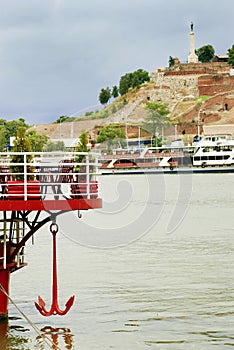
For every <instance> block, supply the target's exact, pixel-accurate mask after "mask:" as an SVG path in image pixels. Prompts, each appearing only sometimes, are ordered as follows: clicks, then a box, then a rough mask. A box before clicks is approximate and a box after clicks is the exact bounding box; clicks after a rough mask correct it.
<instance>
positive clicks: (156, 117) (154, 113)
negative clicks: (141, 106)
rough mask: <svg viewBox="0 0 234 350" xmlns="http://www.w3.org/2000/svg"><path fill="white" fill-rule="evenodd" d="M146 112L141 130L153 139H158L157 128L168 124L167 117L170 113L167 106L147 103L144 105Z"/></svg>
mask: <svg viewBox="0 0 234 350" xmlns="http://www.w3.org/2000/svg"><path fill="white" fill-rule="evenodd" d="M146 109H147V112H148V115H147V117H146V118H145V120H144V122H143V124H142V128H143V129H144V130H146V131H148V132H149V133H151V134H152V136H153V137H155V138H158V135H157V132H158V128H159V127H160V128H161V127H162V126H164V125H167V124H169V122H170V121H169V119H168V117H167V115H168V114H169V113H170V111H169V109H168V106H167V104H165V103H163V102H148V103H147V104H146Z"/></svg>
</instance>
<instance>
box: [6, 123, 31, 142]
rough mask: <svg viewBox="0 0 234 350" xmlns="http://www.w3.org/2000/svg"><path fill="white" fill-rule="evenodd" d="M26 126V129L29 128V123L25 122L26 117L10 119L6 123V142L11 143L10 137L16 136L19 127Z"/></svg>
mask: <svg viewBox="0 0 234 350" xmlns="http://www.w3.org/2000/svg"><path fill="white" fill-rule="evenodd" d="M22 127H23V128H24V129H25V130H26V129H27V128H28V124H26V123H25V120H24V118H19V119H17V120H10V121H8V122H6V124H5V138H6V142H7V143H10V137H11V136H16V134H17V130H18V129H19V128H22Z"/></svg>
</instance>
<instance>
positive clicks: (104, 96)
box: [99, 87, 111, 105]
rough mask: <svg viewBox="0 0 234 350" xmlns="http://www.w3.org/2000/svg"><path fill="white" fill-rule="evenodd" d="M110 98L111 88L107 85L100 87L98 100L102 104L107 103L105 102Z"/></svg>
mask: <svg viewBox="0 0 234 350" xmlns="http://www.w3.org/2000/svg"><path fill="white" fill-rule="evenodd" d="M110 98H111V90H110V88H109V87H107V88H106V89H103V88H102V89H101V92H100V94H99V102H100V103H101V104H102V105H105V104H107V102H108V101H109V100H110Z"/></svg>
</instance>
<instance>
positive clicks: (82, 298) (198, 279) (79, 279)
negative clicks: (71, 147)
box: [0, 174, 234, 350]
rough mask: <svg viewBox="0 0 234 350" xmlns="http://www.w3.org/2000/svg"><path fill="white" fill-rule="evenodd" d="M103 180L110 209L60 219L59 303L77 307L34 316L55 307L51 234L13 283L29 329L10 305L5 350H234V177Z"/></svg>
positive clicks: (45, 233)
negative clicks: (41, 306)
mask: <svg viewBox="0 0 234 350" xmlns="http://www.w3.org/2000/svg"><path fill="white" fill-rule="evenodd" d="M99 181H100V192H101V196H102V198H103V209H101V210H95V211H88V212H84V213H83V217H82V218H81V219H79V218H78V217H77V215H76V214H75V213H68V214H63V215H61V216H60V217H59V219H58V225H59V233H58V234H57V248H58V275H59V276H58V279H59V286H60V291H59V304H60V308H62V309H63V308H64V305H65V303H66V301H67V300H68V298H69V297H70V296H71V295H73V294H74V295H75V304H74V306H73V307H72V309H71V311H70V312H69V313H68V314H67V315H66V316H63V317H59V316H51V317H49V318H45V317H43V316H41V315H40V314H39V313H38V311H37V310H36V309H35V307H34V301H37V296H38V295H40V296H41V297H42V298H43V299H44V300H45V302H46V307H47V308H48V309H49V308H50V305H51V259H52V257H51V243H52V237H51V233H50V232H49V225H48V226H46V227H44V228H43V229H42V230H41V231H40V232H38V233H36V235H35V242H34V245H30V244H28V246H27V249H26V252H27V255H26V260H27V262H28V263H29V266H28V267H26V268H24V269H22V270H21V271H17V272H16V273H14V274H13V275H12V280H11V297H12V300H13V301H14V302H15V303H16V305H17V306H18V308H19V309H20V310H21V311H22V312H23V313H24V314H25V315H26V316H27V317H28V318H29V321H27V320H26V319H25V317H24V316H23V315H22V314H20V313H19V311H18V310H17V309H16V307H15V306H14V305H12V304H10V307H9V315H10V319H9V324H8V325H1V326H0V327H1V337H0V339H1V341H0V344H1V345H0V348H1V349H17V350H19V349H41V350H42V349H49V348H52V349H80V350H90V349H92V350H94V349H100V350H106V349H118V350H122V349H123V350H125V349H126V350H141V349H160V350H161V349H162V350H167V349H170V350H177V349H178V350H179V349H186V350H187V349H210V348H216V349H219V350H220V349H228V348H230V349H231V348H233V347H234V282H233V276H234V239H233V236H234V192H233V188H234V176H233V175H232V174H186V175H165V176H164V175H163V174H162V175H148V176H147V175H135V176H134V175H128V176H118V175H108V176H102V177H100V179H99ZM33 326H35V327H36V330H35V329H34V328H33ZM37 330H38V332H39V331H40V333H41V335H42V336H41V335H40V334H38V332H37ZM4 332H5V333H4ZM43 335H46V338H45V337H44V336H43ZM51 340H53V341H54V345H53V346H52V345H50V346H49V345H48V343H49V342H50V341H51ZM55 344H57V345H55Z"/></svg>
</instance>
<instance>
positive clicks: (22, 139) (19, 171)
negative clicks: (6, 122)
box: [11, 127, 35, 180]
mask: <svg viewBox="0 0 234 350" xmlns="http://www.w3.org/2000/svg"><path fill="white" fill-rule="evenodd" d="M12 151H13V152H32V147H31V143H30V141H29V139H28V138H27V136H26V129H25V128H24V127H19V128H18V130H17V133H16V138H15V141H14V146H13V150H12ZM11 161H12V163H24V155H23V154H13V155H12V156H11ZM26 162H27V163H32V162H33V155H32V154H28V155H26ZM34 170H35V168H34V166H33V165H28V166H27V174H29V173H33V172H34ZM11 171H12V172H13V173H16V174H15V178H16V179H17V180H24V166H23V165H12V166H11ZM33 179H34V176H33V175H27V180H33Z"/></svg>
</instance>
